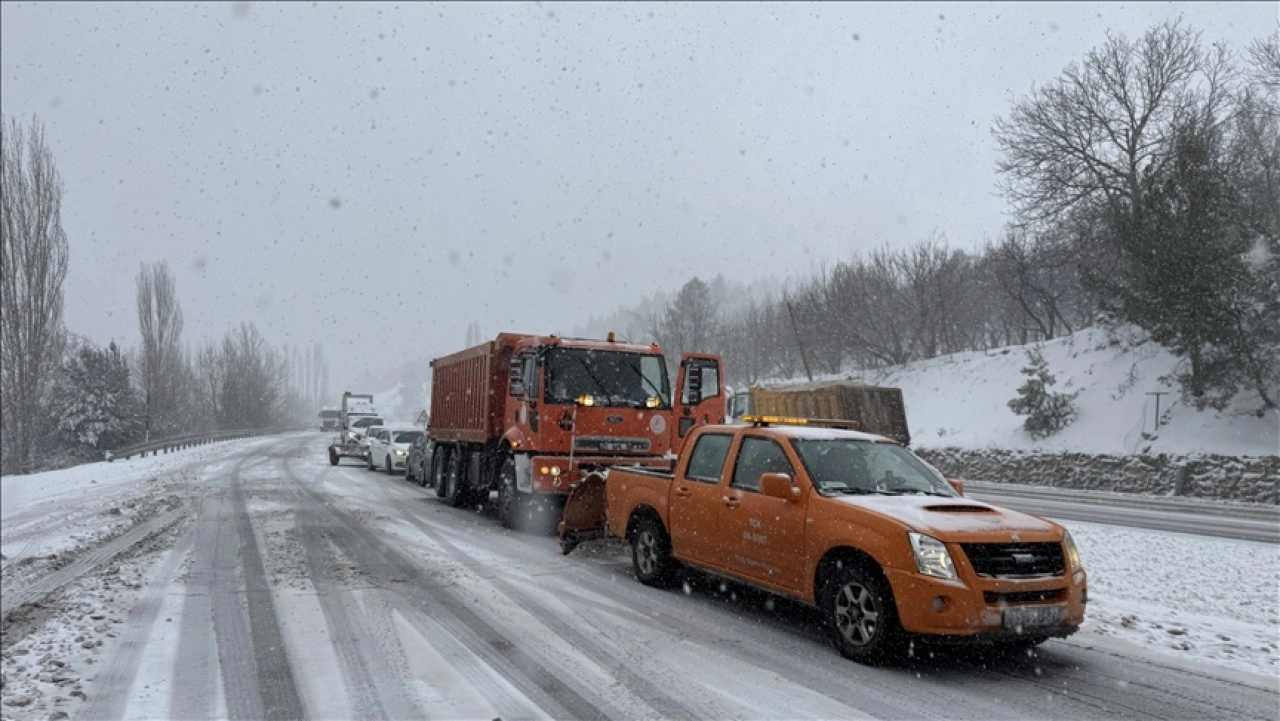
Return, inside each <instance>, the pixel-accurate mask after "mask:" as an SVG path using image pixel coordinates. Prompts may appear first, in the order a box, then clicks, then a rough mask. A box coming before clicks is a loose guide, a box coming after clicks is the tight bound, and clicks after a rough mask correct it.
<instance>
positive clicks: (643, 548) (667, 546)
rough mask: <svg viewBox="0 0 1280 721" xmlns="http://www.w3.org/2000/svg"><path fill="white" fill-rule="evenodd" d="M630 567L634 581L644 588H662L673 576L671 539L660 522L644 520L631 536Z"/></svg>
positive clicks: (673, 559) (674, 566)
mask: <svg viewBox="0 0 1280 721" xmlns="http://www.w3.org/2000/svg"><path fill="white" fill-rule="evenodd" d="M631 566H632V568H634V569H635V573H636V580H637V581H639V582H640V583H643V584H644V585H646V586H654V587H657V588H663V587H665V586H667V585H669V584H670V583H671V579H672V577H673V576H674V575H675V570H676V559H675V558H674V557H672V555H671V537H670V536H668V535H667V531H666V529H665V528H663V527H662V522H661V521H658V520H655V519H653V518H644V519H642V520H641V521H640V523H639V525H638V526H636V529H635V531H634V532H633V533H632V534H631Z"/></svg>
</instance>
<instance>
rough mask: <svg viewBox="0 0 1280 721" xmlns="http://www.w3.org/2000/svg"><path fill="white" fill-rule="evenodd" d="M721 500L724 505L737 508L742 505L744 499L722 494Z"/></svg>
mask: <svg viewBox="0 0 1280 721" xmlns="http://www.w3.org/2000/svg"><path fill="white" fill-rule="evenodd" d="M720 500H721V501H723V502H724V505H726V506H728V507H729V508H737V507H738V506H740V505H742V501H739V500H738V499H736V498H734V497H733V496H721V497H720Z"/></svg>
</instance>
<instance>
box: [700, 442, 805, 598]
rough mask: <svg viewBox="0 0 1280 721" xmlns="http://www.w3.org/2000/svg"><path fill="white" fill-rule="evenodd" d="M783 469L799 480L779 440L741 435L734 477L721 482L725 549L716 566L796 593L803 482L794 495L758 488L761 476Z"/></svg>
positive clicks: (799, 584) (800, 584)
mask: <svg viewBox="0 0 1280 721" xmlns="http://www.w3.org/2000/svg"><path fill="white" fill-rule="evenodd" d="M765 473H786V474H787V475H789V476H790V477H791V479H792V485H796V484H797V482H798V481H799V480H800V479H798V478H797V476H796V471H795V467H794V464H793V463H792V461H791V460H790V459H789V458H788V457H787V454H786V452H785V450H784V449H783V447H782V445H781V444H779V443H778V442H777V441H775V440H774V439H772V438H763V437H759V436H750V435H747V436H743V438H742V442H741V444H739V446H738V449H737V456H736V457H735V460H734V463H733V476H732V478H731V480H730V482H729V484H728V485H727V486H722V489H723V493H722V498H721V499H720V509H719V515H720V523H719V529H718V530H719V535H720V537H721V538H723V539H724V542H725V543H726V544H727V548H726V549H725V550H724V552H723V557H722V558H721V559H720V562H719V563H717V564H716V565H718V566H720V567H722V568H724V569H725V570H727V571H730V572H732V573H734V574H737V575H739V576H744V577H747V578H753V579H756V580H758V581H760V582H761V583H762V584H764V585H768V586H771V587H775V588H778V589H785V590H789V591H793V592H799V591H801V590H802V588H803V585H804V584H803V575H804V572H805V567H806V565H807V564H806V563H805V562H804V553H805V544H804V532H805V522H806V518H807V516H808V505H809V504H808V493H807V486H805V485H800V486H799V487H800V489H801V492H800V494H799V495H798V496H797V497H796V498H794V499H783V498H771V497H769V496H765V495H763V494H761V493H760V492H759V488H760V476H761V475H763V474H765Z"/></svg>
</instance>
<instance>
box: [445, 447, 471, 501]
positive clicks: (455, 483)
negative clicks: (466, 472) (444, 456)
mask: <svg viewBox="0 0 1280 721" xmlns="http://www.w3.org/2000/svg"><path fill="white" fill-rule="evenodd" d="M465 483H466V479H465V478H463V477H462V453H461V452H460V451H456V450H455V451H454V452H452V453H450V454H449V461H448V462H447V464H446V465H445V471H444V486H445V490H444V502H445V503H448V504H449V505H450V506H453V507H454V508H461V507H462V506H465V505H466V503H467V492H466V489H465V488H464V487H463V484H465Z"/></svg>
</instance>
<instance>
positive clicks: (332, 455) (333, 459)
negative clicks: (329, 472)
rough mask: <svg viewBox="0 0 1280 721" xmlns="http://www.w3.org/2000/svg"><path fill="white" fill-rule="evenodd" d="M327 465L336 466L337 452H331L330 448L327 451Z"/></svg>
mask: <svg viewBox="0 0 1280 721" xmlns="http://www.w3.org/2000/svg"><path fill="white" fill-rule="evenodd" d="M329 465H331V466H336V465H338V452H337V451H335V450H333V449H332V448H330V449H329Z"/></svg>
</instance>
